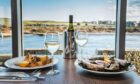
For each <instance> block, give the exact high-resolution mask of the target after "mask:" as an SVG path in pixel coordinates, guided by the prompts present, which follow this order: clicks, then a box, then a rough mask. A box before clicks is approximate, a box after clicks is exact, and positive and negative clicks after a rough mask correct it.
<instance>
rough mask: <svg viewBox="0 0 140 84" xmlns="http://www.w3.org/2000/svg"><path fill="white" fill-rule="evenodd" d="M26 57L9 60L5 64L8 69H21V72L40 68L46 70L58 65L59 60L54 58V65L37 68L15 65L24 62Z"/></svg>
mask: <svg viewBox="0 0 140 84" xmlns="http://www.w3.org/2000/svg"><path fill="white" fill-rule="evenodd" d="M24 58H25V57H24V56H23V57H16V58H12V59H9V60H7V61H6V62H5V66H7V67H8V68H12V69H19V70H32V69H40V68H46V67H50V66H53V65H55V64H57V63H58V59H56V58H54V59H53V63H50V64H46V65H43V66H36V67H20V66H17V65H15V64H16V63H17V62H19V61H22V60H23V59H24Z"/></svg>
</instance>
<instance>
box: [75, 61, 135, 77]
mask: <svg viewBox="0 0 140 84" xmlns="http://www.w3.org/2000/svg"><path fill="white" fill-rule="evenodd" d="M75 66H76V67H79V68H81V69H83V70H85V71H87V72H90V73H94V74H99V75H119V74H124V73H127V72H130V71H132V70H133V69H132V68H134V67H129V70H126V71H119V72H101V71H94V70H89V69H86V68H83V67H82V66H81V65H79V61H78V60H76V61H75Z"/></svg>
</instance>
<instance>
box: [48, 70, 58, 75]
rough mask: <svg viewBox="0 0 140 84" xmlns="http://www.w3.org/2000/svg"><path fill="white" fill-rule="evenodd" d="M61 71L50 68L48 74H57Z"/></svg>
mask: <svg viewBox="0 0 140 84" xmlns="http://www.w3.org/2000/svg"><path fill="white" fill-rule="evenodd" d="M59 73H60V72H59V70H50V71H49V72H48V73H47V75H57V74H59Z"/></svg>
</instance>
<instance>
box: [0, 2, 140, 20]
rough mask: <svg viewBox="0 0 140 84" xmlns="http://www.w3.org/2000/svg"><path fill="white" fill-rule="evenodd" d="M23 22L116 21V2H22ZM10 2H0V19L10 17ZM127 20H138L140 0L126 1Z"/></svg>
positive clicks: (139, 16)
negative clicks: (69, 17)
mask: <svg viewBox="0 0 140 84" xmlns="http://www.w3.org/2000/svg"><path fill="white" fill-rule="evenodd" d="M22 2H23V5H22V6H23V7H22V8H23V10H22V11H23V20H55V21H68V16H69V15H70V14H72V15H74V21H97V20H115V19H116V0H22ZM10 12H11V11H10V0H0V17H10ZM127 19H128V20H140V0H128V10H127Z"/></svg>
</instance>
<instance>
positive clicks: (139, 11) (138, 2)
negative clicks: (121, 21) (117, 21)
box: [127, 0, 140, 21]
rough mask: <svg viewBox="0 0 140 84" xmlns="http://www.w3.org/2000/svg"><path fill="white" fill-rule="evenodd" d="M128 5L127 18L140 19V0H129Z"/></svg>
mask: <svg viewBox="0 0 140 84" xmlns="http://www.w3.org/2000/svg"><path fill="white" fill-rule="evenodd" d="M127 5H128V6H127V19H128V20H137V21H140V0H129V1H128V4H127Z"/></svg>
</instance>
